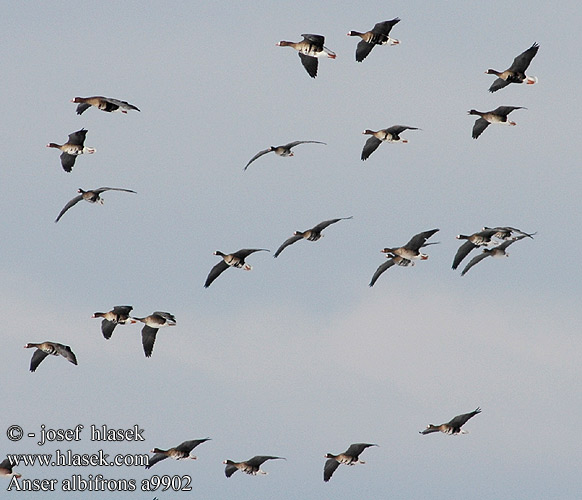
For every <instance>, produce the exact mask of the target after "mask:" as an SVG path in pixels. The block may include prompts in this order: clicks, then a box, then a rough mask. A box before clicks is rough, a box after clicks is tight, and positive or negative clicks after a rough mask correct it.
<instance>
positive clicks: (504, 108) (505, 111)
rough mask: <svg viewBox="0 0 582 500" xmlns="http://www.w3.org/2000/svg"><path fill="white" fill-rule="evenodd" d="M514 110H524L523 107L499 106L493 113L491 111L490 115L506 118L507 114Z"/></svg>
mask: <svg viewBox="0 0 582 500" xmlns="http://www.w3.org/2000/svg"><path fill="white" fill-rule="evenodd" d="M516 109H525V108H524V107H523V106H499V107H498V108H495V109H494V110H493V111H491V113H493V114H494V115H499V116H507V115H508V114H509V113H511V112H512V111H513V110H516Z"/></svg>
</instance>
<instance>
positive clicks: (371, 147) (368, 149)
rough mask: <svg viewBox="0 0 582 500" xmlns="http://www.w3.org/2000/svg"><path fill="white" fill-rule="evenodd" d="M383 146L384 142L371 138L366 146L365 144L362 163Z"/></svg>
mask: <svg viewBox="0 0 582 500" xmlns="http://www.w3.org/2000/svg"><path fill="white" fill-rule="evenodd" d="M380 144H382V141H381V140H380V139H378V138H377V137H374V136H372V137H370V138H369V139H368V140H367V141H366V144H364V149H362V157H361V158H362V161H364V160H367V159H368V158H369V157H370V155H371V154H372V153H373V152H374V151H376V150H377V149H378V146H379V145H380Z"/></svg>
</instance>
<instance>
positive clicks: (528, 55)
mask: <svg viewBox="0 0 582 500" xmlns="http://www.w3.org/2000/svg"><path fill="white" fill-rule="evenodd" d="M539 48H540V46H539V45H538V44H537V43H534V44H533V45H532V46H531V47H530V48H529V49H527V50H526V51H524V52H522V53H521V54H519V55H518V56H517V57H516V58H515V59H514V60H513V62H512V63H511V66H510V67H509V68H507V69H506V70H505V71H496V70H494V69H488V70H487V71H485V73H486V74H488V75H497V77H498V78H497V80H495V81H494V82H493V84H492V85H491V87H489V92H496V91H497V90H499V89H502V88H503V87H507V86H508V85H509V84H510V83H524V82H525V83H526V84H529V85H533V84H534V83H536V82H537V81H538V79H537V78H536V77H535V76H526V75H525V70H526V69H527V68H528V66H529V64H530V63H531V60H532V59H533V58H534V56H535V55H536V54H537V53H538V49H539Z"/></svg>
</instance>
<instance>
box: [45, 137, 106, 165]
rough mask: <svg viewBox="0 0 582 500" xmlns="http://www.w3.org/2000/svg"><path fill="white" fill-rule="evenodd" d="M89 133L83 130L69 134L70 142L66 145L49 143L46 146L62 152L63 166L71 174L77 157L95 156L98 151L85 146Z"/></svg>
mask: <svg viewBox="0 0 582 500" xmlns="http://www.w3.org/2000/svg"><path fill="white" fill-rule="evenodd" d="M87 132H88V130H86V129H84V128H82V129H81V130H77V131H76V132H73V133H71V134H69V140H68V141H67V142H65V143H64V144H56V143H54V142H49V143H48V144H47V145H46V147H47V148H55V149H60V150H61V151H62V153H61V165H62V167H63V170H64V171H65V172H71V171H72V170H73V166H74V165H75V160H76V159H77V156H79V155H82V154H93V153H94V152H95V151H96V149H95V148H89V147H87V146H85V137H86V136H87Z"/></svg>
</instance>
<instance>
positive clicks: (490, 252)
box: [461, 234, 527, 276]
mask: <svg viewBox="0 0 582 500" xmlns="http://www.w3.org/2000/svg"><path fill="white" fill-rule="evenodd" d="M523 238H527V236H526V235H524V234H522V235H521V236H516V237H514V238H512V239H510V240H505V241H504V242H503V243H501V244H500V245H498V246H496V247H494V248H491V249H488V248H484V249H483V253H481V254H479V255H477V256H476V257H473V258H472V259H471V260H470V261H469V263H468V264H467V265H466V267H465V269H463V272H462V273H461V276H465V274H467V273H468V272H469V269H471V268H472V267H473V266H474V265H475V264H478V263H479V262H481V261H482V260H483V259H484V258H486V257H495V258H498V257H509V254H508V253H507V252H506V251H505V250H506V249H507V247H508V246H509V245H512V244H513V243H515V242H516V241H519V240H522V239H523Z"/></svg>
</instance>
